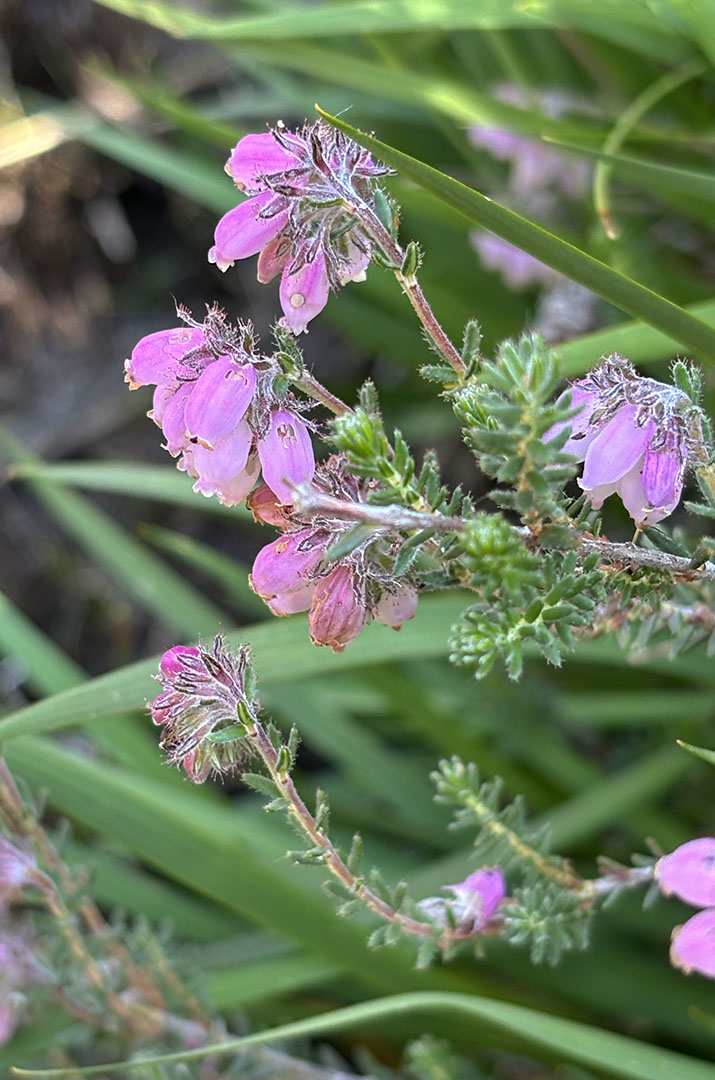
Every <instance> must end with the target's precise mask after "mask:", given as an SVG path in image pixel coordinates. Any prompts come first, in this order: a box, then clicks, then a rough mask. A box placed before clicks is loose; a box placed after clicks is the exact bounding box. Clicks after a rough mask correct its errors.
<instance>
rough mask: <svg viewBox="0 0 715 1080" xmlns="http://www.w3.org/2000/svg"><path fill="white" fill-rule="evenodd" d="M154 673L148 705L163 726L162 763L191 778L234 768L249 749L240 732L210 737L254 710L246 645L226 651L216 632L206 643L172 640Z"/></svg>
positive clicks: (156, 720) (251, 670) (226, 771)
mask: <svg viewBox="0 0 715 1080" xmlns="http://www.w3.org/2000/svg"><path fill="white" fill-rule="evenodd" d="M156 678H157V679H158V681H159V682H160V683H161V686H162V692H161V693H160V694H159V695H158V697H156V698H155V699H154V701H152V702H151V703H150V705H149V710H150V712H151V717H152V720H153V721H154V723H155V724H156V725H157V726H158V727H161V728H162V734H161V738H160V740H159V745H160V746H161V748H162V750H164V752H165V753H166V761H167V764H169V765H178V766H182V767H183V768H184V770H185V771H186V774H187V775H188V777H189V778H190V779H191V780H193V781H194V782H195V783H203V781H204V780H206V778H207V777H208V776H209V775H210V774H211V773H216V774H225V773H228V772H231V771H233V770H234V769H235V768H237V766H238V765H239V764H240V762H241V761H242V760H243V759H244V758H245V757H246V755H247V753H250V748H249V747H248V746H247V744H246V740H245V738H243V737H241V735H240V733H238V734H237V735H236V738H229V739H221V740H214V739H212V738H211V736H212V734H213V733H214V732H225V731H226V729H233V728H235V726H236V725H237V724H238V722H239V720H240V717H241V715H242V714H243V715H244V717H245V716H249V717H250V716H255V715H256V710H257V708H258V705H257V701H256V698H255V689H254V683H255V678H254V675H253V667H252V659H251V653H250V650H249V648H248V646H247V645H242V646H240V647H239V648H238V649H237V650H236V651H235V652H229V651H228V650H227V648H226V646H225V642H224V639H223V637H221V635H217V637H216V638H214V642H213V645H212V646H211V647H210V648H206V647H204V646H203V645H202V644H201V643H199V645H198V646H193V645H190V646H185V645H174V646H172V648H171V649H168V650H167V651H166V652H165V653H164V655H163V656H162V658H161V660H160V662H159V673H158V675H157V676H156Z"/></svg>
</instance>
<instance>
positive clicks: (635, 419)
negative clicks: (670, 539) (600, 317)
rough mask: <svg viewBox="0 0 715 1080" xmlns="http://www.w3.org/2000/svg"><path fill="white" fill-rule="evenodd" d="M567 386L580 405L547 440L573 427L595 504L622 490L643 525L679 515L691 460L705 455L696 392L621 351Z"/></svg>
mask: <svg viewBox="0 0 715 1080" xmlns="http://www.w3.org/2000/svg"><path fill="white" fill-rule="evenodd" d="M566 393H567V394H570V395H571V404H572V406H573V407H574V408H577V409H578V410H579V411H578V413H576V415H575V416H574V417H573V418H572V419H571V420H569V421H566V422H562V423H559V424H555V425H554V426H553V427H552V428H551V429H550V430H549V431H547V432H546V434H545V435H544V439H545V440H546V441H550V440H552V439H556V438H559V437H561V438H563V435H564V433H565V431H566V430H567V429H569V428H570V435H569V437H568V438H567V439H566V441H565V442H564V445H563V450H564V452H565V453H567V454H573V455H574V457H576V459H577V460H578V461H583V462H584V470H583V476H582V477H581V479H580V480H579V481H578V482H579V485H580V487H581V488H582V489H583V490H584V491H585V492H586V494H587V495H588V498H589V501H590V503H591V505H592V506H593V507H594V509H596V510H599V509H600V508H601V506H602V505H603V503H604V500H605V499H607V498H608V496H609V495H613V494H614V493H617V494H619V495H620V497H621V499H622V501H623V504H624V506H625V508H626V510H627V511H628V513H629V514H630V515H631V517H632V518H633V520H634V521H635V523H636V525H638V527H639V528H645V527H647V526H649V525H655V524H656V523H657V522H659V521H662V520H663V518H666V517H667V516H668V515H669V514H672V512H673V510H674V509H675V507H676V506H677V505H678V502H679V501H680V496H681V493H682V490H683V481H684V477H685V470H686V467H687V465H688V462H690V461H694V460H703V458H704V455H705V448H704V442H703V437H702V427H701V423H700V410H699V409H698V408H697V406H695V405H694V404H693V403H692V401H691V400H690V398H689V397H688V396H687V395H686V394H685V393H683V392H682V391H680V390H678V389H677V388H676V387H674V386H669V385H667V384H666V383H661V382H657V381H656V380H655V379H646V378H642V377H641V376H639V375H638V374H637V373H636V371H635V368H634V367H633V365H632V364H630V363H629V362H628V361H627V360H624V359H623V358H622V357H619V356H615V355H614V356H610V357H608V358H607V359H606V360H604V361H603V363H601V364H600V365H599V367H597V368H596V369H595V370H594V371H592V372H591V374H590V375H588V376H587V377H586V378H585V379H579V380H578V381H576V382H575V383H574V384H573V386H572V387H571V389H570V390H569V391H566ZM564 401H565V395H564Z"/></svg>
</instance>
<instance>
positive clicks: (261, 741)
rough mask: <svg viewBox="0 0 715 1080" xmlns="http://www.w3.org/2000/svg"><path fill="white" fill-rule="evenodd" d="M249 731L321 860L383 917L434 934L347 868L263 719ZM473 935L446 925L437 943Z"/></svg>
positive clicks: (420, 932)
mask: <svg viewBox="0 0 715 1080" xmlns="http://www.w3.org/2000/svg"><path fill="white" fill-rule="evenodd" d="M247 730H248V734H249V736H250V738H251V739H252V740H253V745H254V746H255V749H256V750H257V751H258V754H259V756H260V758H261V760H262V761H263V764H264V765H265V766H266V769H267V770H268V773H269V775H270V777H271V779H272V780H273V782H274V784H275V785H276V787H277V788H278V790H279V791H280V793H281V795H282V797H283V798H284V799H285V801H286V803H287V804H288V811H289V813H290V815H291V817H292V818H293V820H294V821H295V822H296V824H297V825H298V826H299V827H300V829H301V831H302V832H303V833H304V834H305V836H306V837H307V838H308V839H309V840H310V842H311V844H312V845H313V846H314V847H315V848H317V849H318V850H319V851H320V852H321V858H322V862H323V864H324V865H325V866H326V867H327V869H328V870H329V871H330V873H331V874H333V876H334V877H336V878H337V880H338V881H340V882H341V884H342V885H344V886H345V888H346V889H347V890H348V892H350V893H351V894H352V895H353V896H354V897H355V898H356V899H357V900H361V901H362V902H363V903H364V904H365V906H366V907H368V908H369V909H370V911H372V912H374V913H375V914H376V915H379V916H380V918H382V919H385V920H386V921H387V922H389V923H393V924H395V925H398V926H399V927H400V929H401V930H403V931H404V932H405V933H407V934H412V935H414V936H417V937H434V936H435V926H434V924H433V923H429V922H421V921H420V920H419V919H413V918H411V917H410V916H409V915H405V914H403V913H402V912H401V911H397V910H396V909H395V908H393V907H391V905H390V904H388V903H386V901H384V900H382V899H381V898H380V897H379V896H377V895H376V893H374V892H373V891H372V889H370V888H369V887H368V886H367V885H366V884H365V882H364V881H363V880H362V879H361V878H358V877H357V876H356V875H355V874H354V873H353V872H352V871H351V870H350V869H349V868H348V866H347V865H346V863H345V862H344V860H343V858H342V856H341V855H340V852H339V851H338V850H337V848H336V847H335V845H334V844H333V842H332V840H331V839H330V837H329V836H328V834H327V832H326V831H325V829H323V828H322V826H320V825H319V824H318V823H317V821H316V820H315V818H314V817H313V815H312V814H311V812H310V810H309V809H308V807H307V806H306V805H305V803H304V802H303V800H302V799H301V797H300V795H299V794H298V790H297V788H296V786H295V784H294V783H293V779H292V777H291V775H290V773H289V772H288V771H286V770H283V769H282V768H281V767H280V765H279V758H278V751H277V750H276V748H275V747H274V745H273V743H272V742H271V739H270V738H269V736H268V733H267V731H266V729H265V728H264V727H263V725H262V724H261V722H260V721H259V720H254V721H252V722H250V723H248V724H247ZM483 932H484V931H481V933H483ZM474 936H475V934H474V931H473V930H471V929H470V930H460V929H458V928H456V929H452V928H450V927H446V928H445V929H443V930H442V932H441V933H440V935H439V940H438V942H437V944H438V945H439V947H440V948H441V949H444V948H446V946H447V945H449V944H450V943H451V942H454V941H463V940H465V939H467V938H470V937H474Z"/></svg>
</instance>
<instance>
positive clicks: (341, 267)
mask: <svg viewBox="0 0 715 1080" xmlns="http://www.w3.org/2000/svg"><path fill="white" fill-rule="evenodd" d="M388 171H389V170H388V169H386V168H384V167H383V166H379V165H376V164H375V163H374V162H373V161H372V159H371V157H370V155H369V153H368V152H367V150H363V149H362V147H360V146H358V145H357V143H354V142H353V141H352V140H350V139H347V138H346V137H345V136H344V135H343V134H342V133H341V132H339V131H336V130H335V129H334V128H332V127H330V125H328V124H326V123H324V121H322V120H318V121H317V123H315V124H309V125H306V126H305V127H303V128H302V129H301V130H300V131H296V132H290V131H287V130H286V129H285V128H284V127H282V126H280V125H279V126H278V127H276V128H274V129H272V130H271V131H267V132H264V133H262V134H256V135H246V136H244V138H242V139H241V140H240V141H239V142H238V144H237V145H236V146H235V148H234V150H233V151H232V153H231V156H230V157H229V159H228V161H227V163H226V172H227V173H228V174H229V176H230V177H231V178H232V179H233V181H234V183H235V185H236V187H237V188H238V189H239V190H240V191H245V192H246V194H247V195H248V196H249V198H247V199H246V201H245V202H242V203H241V204H240V205H239V206H236V207H235V208H234V209H233V210H229V212H228V213H227V214H224V216H223V217H222V218H221V220H220V221H219V223H218V225H217V226H216V233H215V236H214V245H213V247H212V248H211V249H210V251H209V261H210V262H213V263H215V264H216V265H217V266H218V267H219V269H220V270H227V269H228V267H229V266H232V265H233V263H234V262H235V261H236V260H237V259H245V258H248V257H249V256H251V255H256V254H259V253H260V254H259V258H258V280H259V281H261V282H264V283H266V282H269V281H271V280H272V279H273V278H274V277H275V276H276V275H277V274H279V273H280V274H281V284H280V301H281V307H282V308H283V313H284V321H285V325H286V326H287V327H288V328H289V329H290V330H292V331H293V333H295V334H299V333H301V332H302V331H304V330H306V329H307V326H308V323H309V322H310V321H311V319H313V318H315V316H316V315H317V314H318V313H319V312H320V311H322V310H323V308H324V307H325V305H326V303H327V302H328V296H329V294H330V290H331V289H332V290H333V291H337V290H338V289H339V288H340V287H341V286H342V285H345V284H346V283H347V282H349V281H362V280H364V278H365V271H366V270H367V267H368V265H369V263H370V259H371V257H372V250H373V244H372V241H371V239H370V237H369V235H368V233H367V231H366V230H365V228H364V227H363V225H362V224H361V222H360V216H359V213H358V212H357V211H358V210H359V208H365V207H367V208H369V209H372V207H373V186H374V180H375V178H376V177H377V176H380V175H384V174H385V173H386V172H388Z"/></svg>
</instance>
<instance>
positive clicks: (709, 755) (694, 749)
mask: <svg viewBox="0 0 715 1080" xmlns="http://www.w3.org/2000/svg"><path fill="white" fill-rule="evenodd" d="M677 742H678V746H682V748H683V750H687V751H688V753H690V754H694V755H695V757H699V758H702V759H703V761H707V763H708V764H709V765H715V750H706V749H705V747H703V746H692V745H691V744H690V743H686V742H682V740H681V739H678V740H677Z"/></svg>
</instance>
